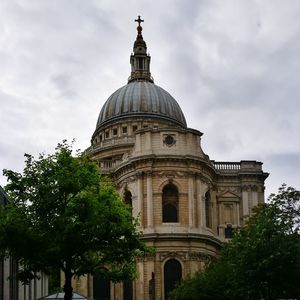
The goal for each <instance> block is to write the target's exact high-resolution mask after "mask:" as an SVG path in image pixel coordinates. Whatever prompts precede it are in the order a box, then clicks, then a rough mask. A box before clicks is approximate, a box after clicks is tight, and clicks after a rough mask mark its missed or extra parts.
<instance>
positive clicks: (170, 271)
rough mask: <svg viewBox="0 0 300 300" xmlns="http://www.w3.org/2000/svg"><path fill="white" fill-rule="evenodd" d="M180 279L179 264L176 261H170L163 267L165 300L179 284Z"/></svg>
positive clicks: (180, 269) (180, 270)
mask: <svg viewBox="0 0 300 300" xmlns="http://www.w3.org/2000/svg"><path fill="white" fill-rule="evenodd" d="M181 277H182V268H181V264H180V262H179V261H178V260H176V259H170V260H168V261H167V262H166V263H165V266H164V290H165V299H168V296H169V294H170V292H171V291H172V290H173V289H174V288H175V287H176V285H177V284H179V282H180V280H181Z"/></svg>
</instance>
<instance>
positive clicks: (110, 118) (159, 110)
mask: <svg viewBox="0 0 300 300" xmlns="http://www.w3.org/2000/svg"><path fill="white" fill-rule="evenodd" d="M132 117H147V118H153V119H156V120H158V119H161V120H166V121H171V122H172V123H174V124H176V125H178V126H180V127H184V128H186V120H185V117H184V114H183V112H182V110H181V108H180V106H179V104H178V103H177V102H176V100H175V99H174V98H173V97H172V96H171V95H170V94H169V93H168V92H167V91H165V90H164V89H162V88H161V87H159V86H158V85H155V84H154V83H152V82H149V81H133V82H130V83H128V84H127V85H125V86H123V87H121V88H120V89H118V90H117V91H115V92H114V93H113V94H112V95H111V96H110V97H109V98H108V100H107V101H106V102H105V104H104V105H103V107H102V109H101V111H100V114H99V118H98V121H97V129H98V128H99V127H102V126H103V125H107V124H108V123H110V122H114V121H116V120H119V119H123V118H125V119H128V118H132Z"/></svg>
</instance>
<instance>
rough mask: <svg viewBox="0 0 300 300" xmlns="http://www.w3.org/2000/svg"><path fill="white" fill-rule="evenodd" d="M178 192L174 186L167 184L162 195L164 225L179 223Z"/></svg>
mask: <svg viewBox="0 0 300 300" xmlns="http://www.w3.org/2000/svg"><path fill="white" fill-rule="evenodd" d="M178 202H179V197H178V190H177V187H176V186H175V185H173V184H171V183H170V184H167V185H166V186H165V187H164V188H163V195H162V214H163V218H162V221H163V223H176V222H178V219H179V218H178V204H179V203H178Z"/></svg>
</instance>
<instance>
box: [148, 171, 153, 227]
mask: <svg viewBox="0 0 300 300" xmlns="http://www.w3.org/2000/svg"><path fill="white" fill-rule="evenodd" d="M147 225H148V227H153V190H152V174H151V173H148V174H147Z"/></svg>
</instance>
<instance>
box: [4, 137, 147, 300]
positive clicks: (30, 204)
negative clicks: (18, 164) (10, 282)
mask: <svg viewBox="0 0 300 300" xmlns="http://www.w3.org/2000/svg"><path fill="white" fill-rule="evenodd" d="M25 157H26V159H25V167H24V171H23V173H22V174H21V173H17V172H13V171H10V170H4V171H3V173H4V175H6V176H7V178H8V184H7V186H6V192H7V193H8V195H9V198H10V200H11V202H10V203H9V204H8V205H6V206H5V207H3V208H1V210H0V251H2V254H3V255H11V256H13V257H15V258H17V259H18V260H19V262H20V265H21V266H22V270H21V271H20V274H19V278H20V279H21V280H22V281H23V282H25V283H26V282H28V280H30V279H32V278H34V277H35V276H36V274H37V272H38V271H40V270H41V271H44V272H46V273H51V271H52V270H57V268H60V269H61V270H62V271H63V272H64V274H65V286H64V289H65V299H66V300H69V299H71V295H72V287H71V279H72V277H73V276H81V275H84V274H87V273H91V274H97V275H99V276H103V277H104V278H107V279H110V280H112V281H120V280H123V279H131V278H133V277H134V274H135V265H136V264H135V258H136V256H137V255H139V254H141V252H143V251H147V249H146V247H145V246H144V244H143V243H142V242H141V241H140V233H139V232H138V231H137V230H136V225H137V220H135V219H133V218H132V216H131V213H130V211H129V209H128V207H127V206H125V205H124V204H123V203H122V200H121V198H120V196H119V194H118V193H117V192H116V190H115V189H114V188H113V186H112V185H111V184H109V183H108V181H105V180H104V179H103V178H100V175H99V170H98V167H97V165H96V164H95V163H94V162H92V161H90V160H89V159H88V158H87V157H85V156H83V155H80V154H77V155H76V156H75V157H73V156H72V147H71V146H70V145H68V144H67V143H66V142H65V141H64V142H63V143H62V144H58V146H57V148H56V151H55V153H54V154H52V155H45V154H41V155H40V156H39V158H38V159H34V157H33V156H31V155H27V154H26V155H25Z"/></svg>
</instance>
